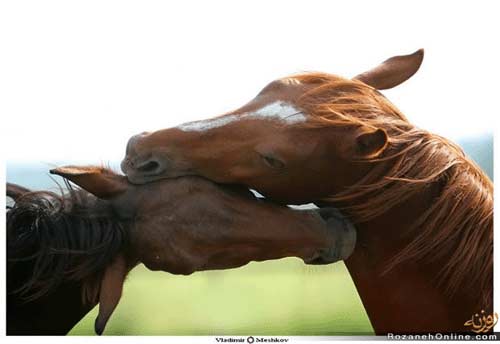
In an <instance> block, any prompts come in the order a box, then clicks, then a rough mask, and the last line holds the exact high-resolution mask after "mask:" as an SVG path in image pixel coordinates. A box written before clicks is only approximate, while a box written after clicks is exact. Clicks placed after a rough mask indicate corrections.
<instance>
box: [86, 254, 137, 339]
mask: <svg viewBox="0 0 500 344" xmlns="http://www.w3.org/2000/svg"><path fill="white" fill-rule="evenodd" d="M128 270H129V269H128V266H127V261H126V259H125V257H124V256H122V255H119V256H117V257H116V258H115V260H114V261H113V262H112V263H111V265H109V266H108V267H107V268H106V271H105V272H104V276H103V278H102V280H101V287H100V290H99V314H98V315H97V318H96V319H95V323H94V330H95V333H97V334H98V335H99V336H100V335H101V334H102V333H103V332H104V328H105V327H106V324H107V322H108V320H109V318H110V317H111V314H113V311H114V310H115V308H116V306H118V302H119V301H120V298H121V297H122V291H123V283H125V277H126V276H127V273H128Z"/></svg>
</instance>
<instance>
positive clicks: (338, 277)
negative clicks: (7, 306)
mask: <svg viewBox="0 0 500 344" xmlns="http://www.w3.org/2000/svg"><path fill="white" fill-rule="evenodd" d="M96 316H97V308H95V309H94V310H92V312H90V313H89V314H88V315H87V316H86V317H85V318H84V319H83V320H82V321H81V322H80V323H79V324H78V325H76V326H75V328H73V330H72V331H71V332H70V334H71V335H92V334H94V330H93V324H94V319H95V318H96ZM104 334H107V335H216V334H217V335H335V334H373V330H372V327H371V325H370V322H369V320H368V317H367V315H366V313H365V311H364V309H363V305H362V304H361V301H360V299H359V296H358V294H357V293H356V290H355V287H354V285H353V283H352V280H351V278H350V276H349V274H348V272H347V270H346V268H345V266H344V264H343V263H336V264H333V265H328V266H306V265H304V263H302V261H300V260H298V259H294V258H288V259H282V260H278V261H270V262H264V263H251V264H249V265H247V266H245V267H243V268H239V269H232V270H226V271H207V272H197V273H195V274H193V275H191V276H175V275H171V274H167V273H163V272H151V271H148V270H147V269H146V268H145V267H144V266H142V265H140V266H138V267H137V268H136V269H134V270H133V271H132V273H131V274H130V275H129V277H128V279H127V282H126V283H125V289H124V293H123V297H122V300H121V302H120V304H119V305H118V308H117V309H116V311H115V313H114V314H113V316H112V318H111V319H110V321H109V323H108V325H107V328H106V331H105V332H104Z"/></svg>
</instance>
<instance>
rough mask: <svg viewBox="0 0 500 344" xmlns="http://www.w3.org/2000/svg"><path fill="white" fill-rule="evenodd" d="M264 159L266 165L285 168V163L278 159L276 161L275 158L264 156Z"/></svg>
mask: <svg viewBox="0 0 500 344" xmlns="http://www.w3.org/2000/svg"><path fill="white" fill-rule="evenodd" d="M262 159H263V160H264V161H265V163H266V164H267V165H268V166H270V167H272V168H283V167H285V164H284V163H283V161H280V160H278V159H275V158H273V157H270V156H267V155H262Z"/></svg>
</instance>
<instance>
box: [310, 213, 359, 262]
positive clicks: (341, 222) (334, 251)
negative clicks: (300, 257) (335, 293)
mask: <svg viewBox="0 0 500 344" xmlns="http://www.w3.org/2000/svg"><path fill="white" fill-rule="evenodd" d="M315 211H316V213H317V214H318V215H319V216H321V218H322V219H323V220H324V221H325V222H326V226H327V227H328V230H329V231H331V234H332V236H333V239H334V240H333V242H334V244H333V246H332V247H329V248H325V249H321V250H319V251H318V252H317V253H316V254H315V255H314V256H312V257H310V258H309V259H307V260H304V263H306V264H309V265H325V264H331V263H335V262H338V261H340V260H346V259H347V258H349V256H350V255H351V254H352V253H353V251H354V248H355V246H356V238H357V234H356V228H355V227H354V225H353V224H352V222H351V221H350V220H349V219H348V218H346V217H345V216H344V215H342V214H341V213H340V211H339V210H337V209H335V208H320V209H317V210H315Z"/></svg>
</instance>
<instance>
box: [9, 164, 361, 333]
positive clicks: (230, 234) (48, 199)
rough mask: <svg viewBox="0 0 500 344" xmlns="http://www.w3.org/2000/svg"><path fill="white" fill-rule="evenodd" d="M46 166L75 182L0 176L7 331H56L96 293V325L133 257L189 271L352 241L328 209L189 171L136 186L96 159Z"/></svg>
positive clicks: (322, 254) (341, 253) (333, 252)
mask: <svg viewBox="0 0 500 344" xmlns="http://www.w3.org/2000/svg"><path fill="white" fill-rule="evenodd" d="M51 172H52V173H55V174H58V175H61V176H63V177H65V178H67V179H69V180H71V181H72V182H74V183H76V184H77V185H79V186H80V187H82V188H83V189H84V190H75V189H73V188H69V193H68V194H67V195H64V196H60V195H57V194H55V193H51V192H46V191H41V192H31V191H29V190H27V189H25V188H23V187H20V186H16V185H13V184H8V185H7V195H8V196H9V197H11V198H13V199H14V200H15V204H14V205H13V207H11V209H9V210H8V212H7V238H8V245H7V246H8V248H7V250H8V287H7V290H8V302H7V332H8V334H65V333H67V332H68V331H69V330H70V329H71V328H72V327H73V326H74V325H75V324H76V323H77V322H78V321H79V320H80V319H81V318H82V317H83V316H84V315H85V314H86V313H87V312H88V311H90V310H91V309H92V308H93V307H94V306H95V305H96V304H97V303H98V302H99V304H100V306H99V315H98V318H97V319H96V323H95V329H96V332H97V333H98V334H101V333H102V331H103V330H104V327H105V325H106V322H107V320H108V319H109V317H110V316H111V314H112V312H113V310H114V309H115V307H116V305H117V304H118V301H119V300H120V296H121V291H122V286H123V282H124V279H125V276H126V275H127V273H128V272H129V271H130V269H132V268H133V267H134V266H135V265H136V264H137V263H138V262H142V263H144V264H145V265H146V266H147V267H148V268H149V269H151V270H163V271H167V272H170V273H174V274H191V273H193V272H195V271H201V270H209V269H227V268H233V267H238V266H242V265H244V264H246V263H248V262H249V261H252V260H256V261H262V260H268V259H277V258H282V257H289V256H296V257H299V258H301V259H303V260H304V261H305V262H306V263H310V264H322V263H324V264H326V263H331V262H333V261H337V260H339V259H343V258H345V257H347V256H348V255H349V254H350V253H351V252H352V250H353V248H354V242H355V231H354V228H353V227H352V225H350V223H348V222H347V221H345V220H344V219H343V218H342V217H340V216H339V214H338V213H337V212H336V211H335V210H334V209H325V210H320V211H312V210H307V211H300V210H293V209H289V208H287V207H282V206H278V205H274V204H271V203H269V202H265V201H257V200H255V199H254V198H253V196H252V195H251V194H248V193H244V192H242V191H241V190H238V189H237V188H231V187H219V186H217V185H215V184H214V183H212V182H210V181H208V180H206V179H202V178H198V177H186V178H180V179H176V180H164V181H159V182H156V183H151V184H148V185H142V186H137V185H132V184H130V183H129V182H128V181H127V179H126V178H125V177H124V176H121V175H117V174H115V173H113V172H112V171H110V170H107V169H103V168H99V167H63V168H58V169H55V170H53V171H51ZM85 190H86V191H85ZM94 195H95V196H97V198H96V197H94Z"/></svg>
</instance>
